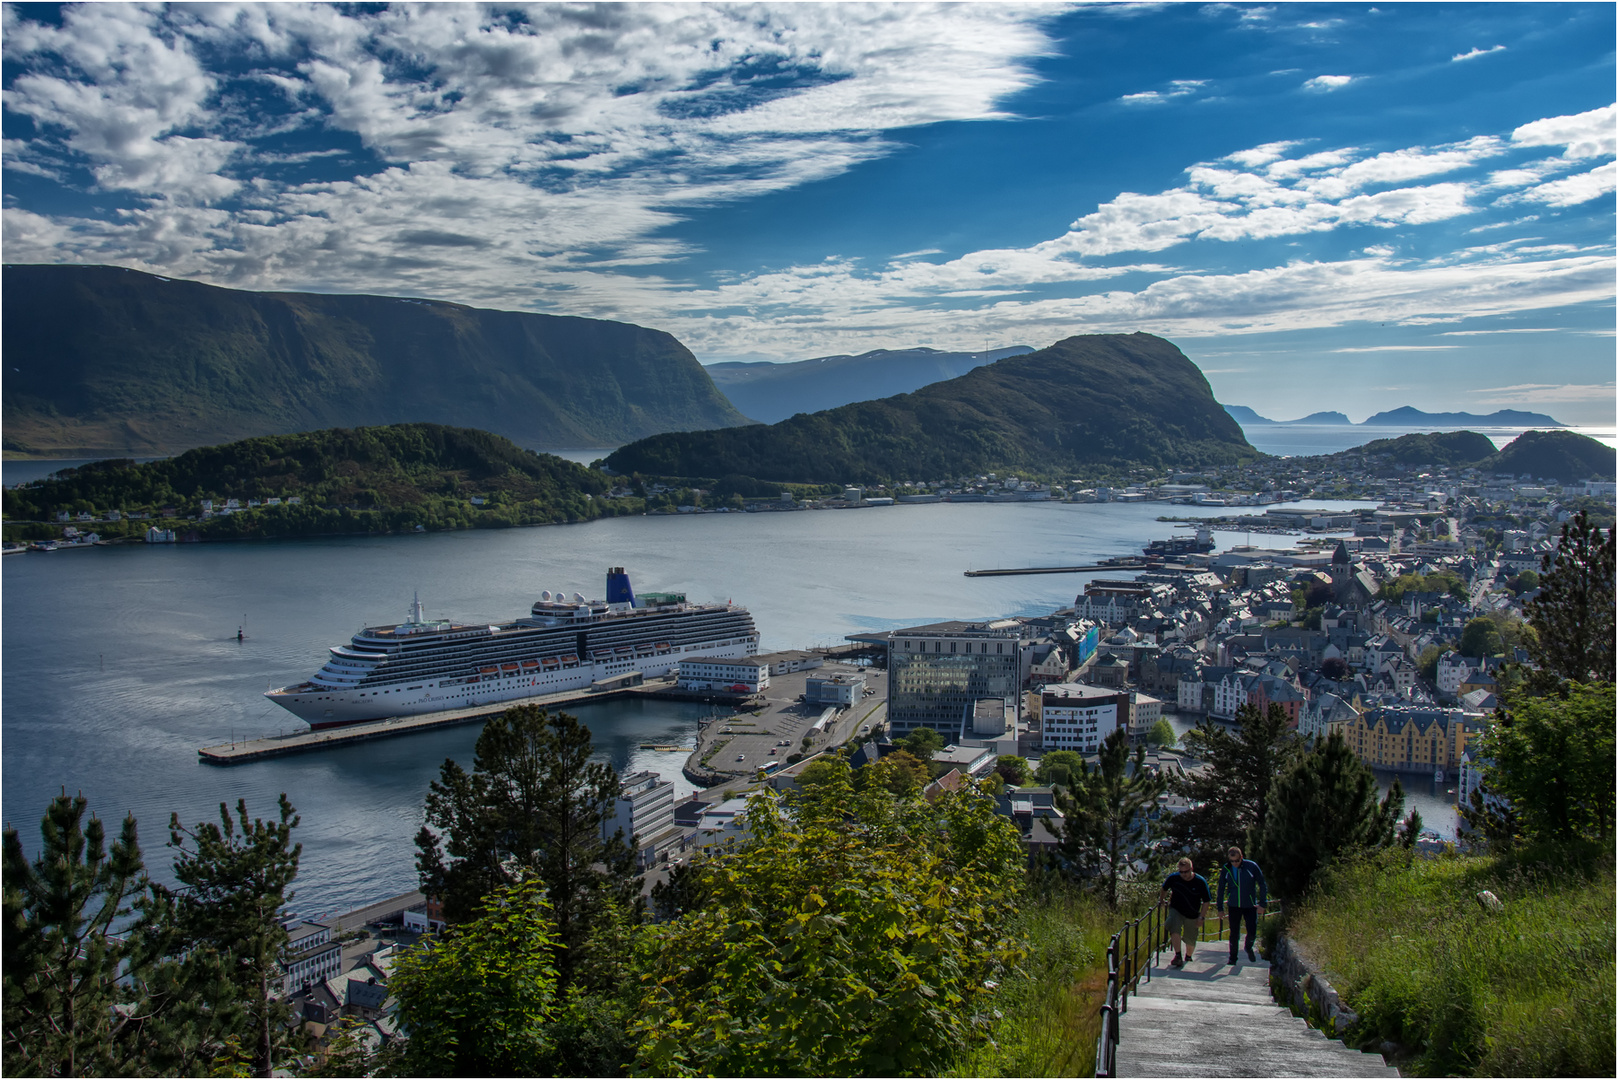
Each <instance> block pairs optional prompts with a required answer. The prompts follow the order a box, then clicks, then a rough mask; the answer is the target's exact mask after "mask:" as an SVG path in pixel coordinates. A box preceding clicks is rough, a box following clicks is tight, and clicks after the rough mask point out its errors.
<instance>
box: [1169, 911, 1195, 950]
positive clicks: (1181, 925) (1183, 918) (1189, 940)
mask: <svg viewBox="0 0 1618 1080" xmlns="http://www.w3.org/2000/svg"><path fill="white" fill-rule="evenodd" d="M1201 924H1202V920H1201V919H1198V918H1196V917H1195V916H1193V915H1182V914H1181V913H1180V911H1179V910H1178V909H1177V908H1172V907H1171V908H1169V918H1168V927H1169V933H1171V934H1179V935H1180V938H1181V940H1182V941H1184V942H1185V943H1186V944H1187V945H1195V944H1196V943H1197V930H1198V929H1199V928H1200V926H1201Z"/></svg>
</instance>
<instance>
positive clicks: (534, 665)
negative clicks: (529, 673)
mask: <svg viewBox="0 0 1618 1080" xmlns="http://www.w3.org/2000/svg"><path fill="white" fill-rule="evenodd" d="M522 666H523V667H525V668H537V667H538V666H539V661H538V660H524V661H523V662H522Z"/></svg>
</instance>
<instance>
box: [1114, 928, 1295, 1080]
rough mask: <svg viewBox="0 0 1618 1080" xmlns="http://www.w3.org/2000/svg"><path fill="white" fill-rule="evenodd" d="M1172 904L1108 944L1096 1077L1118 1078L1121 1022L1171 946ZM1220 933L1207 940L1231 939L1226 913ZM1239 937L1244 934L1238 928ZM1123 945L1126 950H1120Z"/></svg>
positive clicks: (1118, 935)
mask: <svg viewBox="0 0 1618 1080" xmlns="http://www.w3.org/2000/svg"><path fill="white" fill-rule="evenodd" d="M1167 910H1168V905H1167V903H1166V902H1164V901H1159V902H1157V903H1155V904H1153V905H1152V906H1151V907H1150V908H1149V909H1148V910H1147V911H1146V913H1145V914H1143V915H1141V916H1139V917H1137V918H1135V919H1133V920H1131V921H1129V922H1126V923H1124V924H1123V925H1122V926H1121V927H1119V928H1118V932H1117V933H1115V934H1113V935H1112V940H1111V941H1109V942H1108V943H1107V999H1106V1001H1105V1002H1103V1003H1102V1006H1101V1032H1100V1034H1099V1035H1097V1036H1096V1076H1098V1077H1103V1076H1104V1077H1112V1076H1117V1075H1118V1038H1119V1025H1118V1020H1119V1018H1120V1017H1121V1016H1123V1014H1124V1013H1126V1012H1128V1011H1129V995H1130V994H1135V993H1139V990H1138V987H1139V985H1140V981H1141V976H1142V975H1144V976H1145V978H1146V981H1147V982H1148V983H1150V982H1151V981H1152V968H1153V967H1154V966H1156V964H1157V957H1158V953H1160V952H1162V950H1163V947H1164V946H1165V945H1166V944H1168V938H1169V934H1168V919H1167V915H1166V912H1167ZM1280 910H1281V901H1279V900H1272V901H1270V903H1269V904H1268V905H1266V908H1265V912H1264V914H1263V915H1262V916H1260V918H1265V919H1267V918H1269V917H1270V916H1272V915H1276V914H1279V913H1280ZM1218 920H1219V930H1218V932H1217V933H1215V934H1214V936H1213V937H1210V938H1206V939H1204V940H1206V941H1226V940H1228V939H1229V937H1228V933H1227V930H1228V929H1229V928H1228V927H1227V926H1226V925H1225V924H1226V922H1227V921H1229V920H1227V919H1226V917H1225V913H1224V911H1222V910H1221V911H1220V912H1219V915H1218ZM1143 923H1144V924H1145V929H1146V933H1145V939H1146V940H1145V945H1144V949H1143V947H1142V942H1141V926H1142V924H1143ZM1236 932H1237V933H1238V934H1239V933H1240V932H1241V931H1240V929H1239V928H1238V929H1237V931H1236ZM1120 946H1122V948H1120ZM1143 951H1144V952H1145V953H1146V954H1147V962H1146V963H1145V964H1144V965H1142V964H1141V962H1140V961H1141V957H1142V953H1143Z"/></svg>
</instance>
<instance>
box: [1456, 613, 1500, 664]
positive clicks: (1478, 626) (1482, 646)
mask: <svg viewBox="0 0 1618 1080" xmlns="http://www.w3.org/2000/svg"><path fill="white" fill-rule="evenodd" d="M1501 648H1502V645H1501V641H1500V631H1499V630H1497V629H1495V625H1494V620H1493V619H1491V618H1489V617H1488V616H1487V615H1480V616H1478V617H1477V618H1475V619H1472V620H1469V621H1468V622H1467V624H1466V629H1464V630H1462V631H1461V655H1462V656H1477V657H1489V656H1499V655H1500V650H1501Z"/></svg>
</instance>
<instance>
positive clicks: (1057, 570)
mask: <svg viewBox="0 0 1618 1080" xmlns="http://www.w3.org/2000/svg"><path fill="white" fill-rule="evenodd" d="M1148 568H1149V564H1148V563H1147V562H1146V560H1145V559H1128V560H1121V561H1119V562H1106V563H1096V564H1094V565H1092V566H1023V567H1015V568H1010V569H1004V570H968V571H966V576H967V577H1015V576H1016V575H1018V574H1091V573H1096V572H1097V571H1102V572H1104V571H1108V570H1146V569H1148Z"/></svg>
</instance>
